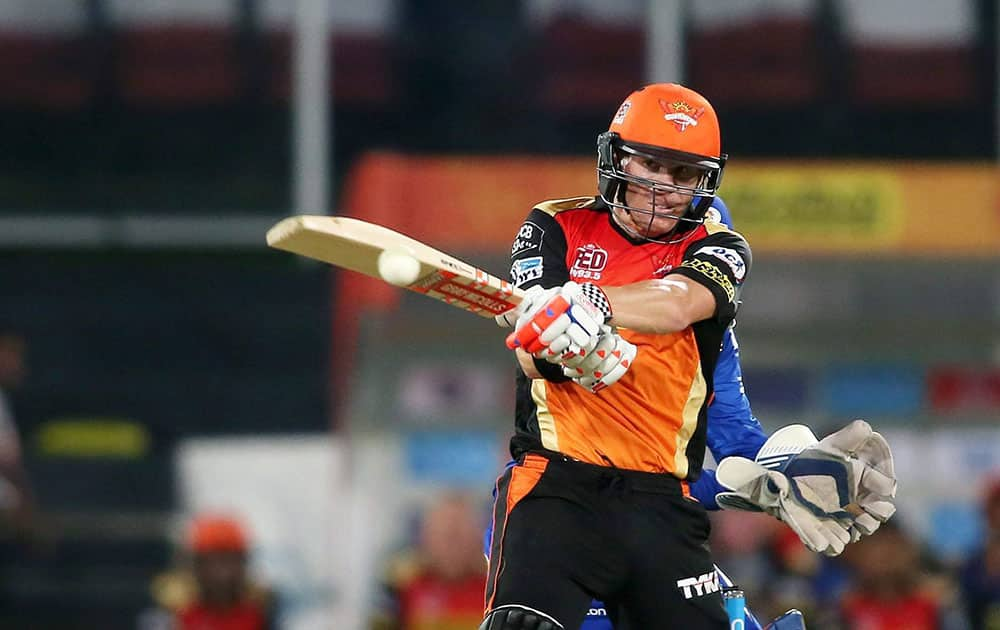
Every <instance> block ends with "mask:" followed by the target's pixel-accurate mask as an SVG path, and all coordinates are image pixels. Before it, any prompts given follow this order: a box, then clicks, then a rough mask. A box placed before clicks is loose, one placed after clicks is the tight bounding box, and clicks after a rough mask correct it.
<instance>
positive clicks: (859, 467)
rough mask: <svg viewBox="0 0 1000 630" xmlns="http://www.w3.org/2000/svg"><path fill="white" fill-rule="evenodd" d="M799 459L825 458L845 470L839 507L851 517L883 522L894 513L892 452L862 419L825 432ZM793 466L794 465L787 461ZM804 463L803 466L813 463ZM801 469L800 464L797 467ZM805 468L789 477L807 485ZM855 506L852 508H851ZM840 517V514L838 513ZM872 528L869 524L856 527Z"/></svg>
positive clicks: (894, 493)
mask: <svg viewBox="0 0 1000 630" xmlns="http://www.w3.org/2000/svg"><path fill="white" fill-rule="evenodd" d="M798 458H801V459H802V461H803V462H817V461H823V460H827V461H829V462H830V463H831V464H832V463H833V462H839V463H840V465H841V466H843V468H844V470H845V472H846V478H847V487H846V488H843V487H841V488H838V493H837V494H838V496H839V497H840V501H841V507H842V508H844V509H846V510H848V511H850V512H851V515H852V516H851V520H854V519H856V518H857V517H858V514H859V512H861V511H863V513H865V514H868V515H869V516H871V517H872V518H874V519H876V520H878V521H880V522H883V523H884V522H885V521H887V520H889V518H890V517H891V516H892V515H893V514H894V513H895V511H896V507H895V505H894V502H893V499H894V498H895V496H896V487H897V483H896V474H895V467H894V465H893V461H892V451H891V450H890V448H889V444H888V442H886V440H885V438H884V437H882V435H881V434H879V433H876V432H875V431H873V430H872V428H871V426H870V425H869V424H868V423H867V422H865V421H863V420H855V421H853V422H851V423H850V424H848V425H847V426H846V427H844V428H843V429H841V430H839V431H837V432H835V433H832V434H830V435H828V436H827V437H825V438H823V439H822V440H820V442H819V443H818V444H816V445H815V446H813V447H810V448H807V449H805V450H804V451H802V453H800V454H799V456H798ZM790 465H792V466H793V467H794V464H791V463H790ZM815 465H816V464H807V465H806V466H805V468H809V467H810V466H815ZM800 468H801V467H800ZM805 472H806V471H805V470H800V471H799V472H793V471H789V474H790V475H792V476H796V475H801V476H802V477H803V483H804V484H806V485H809V484H811V483H813V480H810V479H807V478H806V475H805V474H803V473H805ZM855 506H856V507H855ZM841 516H843V515H841ZM858 529H859V530H861V531H862V532H864V531H865V530H871V531H874V529H872V528H871V527H870V524H865V525H862V526H860V527H859V528H858Z"/></svg>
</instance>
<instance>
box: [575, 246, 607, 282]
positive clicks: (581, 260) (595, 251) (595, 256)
mask: <svg viewBox="0 0 1000 630" xmlns="http://www.w3.org/2000/svg"><path fill="white" fill-rule="evenodd" d="M607 264H608V252H607V250H605V249H601V248H600V247H598V246H597V245H594V244H593V243H591V244H588V245H583V246H581V247H577V248H576V259H575V260H574V261H573V266H572V267H570V270H569V275H570V277H572V278H573V279H574V280H600V279H601V272H602V271H604V267H605V266H607Z"/></svg>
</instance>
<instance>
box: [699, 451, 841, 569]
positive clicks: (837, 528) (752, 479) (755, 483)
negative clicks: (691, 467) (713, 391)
mask: <svg viewBox="0 0 1000 630" xmlns="http://www.w3.org/2000/svg"><path fill="white" fill-rule="evenodd" d="M715 478H716V480H717V481H718V482H719V483H721V484H722V485H723V486H725V487H727V488H730V489H731V491H730V492H720V493H719V494H717V495H715V499H716V501H717V502H718V504H719V507H722V508H724V509H740V510H744V509H748V506H749V509H753V510H754V511H763V512H767V513H768V514H770V515H771V516H773V517H775V518H777V519H778V520H780V521H783V522H784V523H785V524H786V525H788V526H789V527H791V528H792V529H793V530H794V531H795V533H796V534H798V536H799V539H801V540H802V542H803V544H805V546H806V547H808V548H809V549H810V550H812V551H816V552H819V553H822V554H825V555H828V556H836V555H838V554H839V553H840V552H842V551H843V550H844V547H845V546H847V543H849V542H851V533H850V531H849V530H848V528H847V527H846V526H844V525H842V524H841V523H840V522H839V521H838V520H837V519H835V518H832V517H829V516H827V517H824V516H821V515H818V514H816V513H814V512H813V511H812V510H811V509H810V508H809V507H807V506H806V505H804V504H803V503H801V502H800V501H799V499H798V496H799V492H796V491H794V490H793V489H792V488H793V484H795V483H796V482H795V481H793V480H791V479H789V478H788V477H787V476H785V474H784V473H781V472H778V471H776V470H769V469H767V468H765V467H763V466H761V465H760V464H758V463H757V462H754V461H751V460H749V459H747V458H745V457H727V458H725V459H723V460H722V461H721V462H719V467H718V468H717V469H716V471H715ZM813 498H814V499H816V498H817V497H813ZM838 507H839V506H838Z"/></svg>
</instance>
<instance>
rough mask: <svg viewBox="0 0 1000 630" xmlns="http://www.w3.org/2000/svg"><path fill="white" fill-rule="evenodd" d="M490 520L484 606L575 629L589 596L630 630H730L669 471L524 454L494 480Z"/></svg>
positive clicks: (703, 529) (698, 511)
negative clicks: (540, 616) (522, 611)
mask: <svg viewBox="0 0 1000 630" xmlns="http://www.w3.org/2000/svg"><path fill="white" fill-rule="evenodd" d="M493 519H494V520H493V541H492V545H491V549H490V572H489V580H488V582H487V587H486V608H487V610H492V609H493V608H497V607H500V606H505V605H520V606H527V607H529V608H532V609H535V610H538V611H541V612H543V613H545V614H546V615H548V616H550V617H552V618H553V619H555V620H556V621H558V622H559V623H560V624H562V626H563V627H564V628H566V629H567V630H577V629H578V628H579V627H580V624H581V623H582V622H583V619H584V617H585V616H586V613H587V609H588V608H589V605H590V601H591V599H594V598H596V599H600V600H602V601H603V602H605V604H606V605H607V606H608V614H609V616H610V617H611V618H612V620H613V621H615V620H621V621H623V622H624V624H625V625H627V626H628V627H629V628H632V629H634V630H660V629H668V628H684V629H700V628H719V629H720V630H721V629H725V628H728V627H729V623H728V618H727V616H726V612H725V609H724V607H723V603H722V595H721V592H720V590H719V586H718V579H717V577H716V574H715V568H714V566H713V564H712V559H711V556H710V554H709V550H708V545H707V542H708V535H709V531H710V525H709V521H708V515H707V514H706V512H705V509H704V508H703V507H702V506H701V504H699V503H698V502H697V501H695V500H694V499H691V498H690V497H688V496H687V492H686V484H684V483H683V482H681V481H679V480H678V479H676V478H675V477H673V476H672V475H666V474H654V473H645V472H639V471H631V470H620V469H616V468H608V467H605V466H595V465H592V464H585V463H583V462H577V461H573V460H569V459H567V458H564V457H561V456H559V455H558V454H553V453H528V454H526V455H522V456H521V458H520V459H519V461H518V462H517V464H515V465H514V466H512V467H510V468H509V469H507V471H506V472H505V473H504V474H503V475H502V476H501V477H500V478H499V479H498V480H497V493H496V504H495V506H494V513H493ZM616 627H617V626H616Z"/></svg>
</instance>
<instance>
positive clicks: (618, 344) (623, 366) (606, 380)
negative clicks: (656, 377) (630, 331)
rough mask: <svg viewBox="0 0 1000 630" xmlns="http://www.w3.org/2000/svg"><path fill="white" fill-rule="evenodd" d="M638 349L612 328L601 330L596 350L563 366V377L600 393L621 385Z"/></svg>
mask: <svg viewBox="0 0 1000 630" xmlns="http://www.w3.org/2000/svg"><path fill="white" fill-rule="evenodd" d="M637 352H638V349H637V348H636V347H635V345H633V344H632V343H629V342H628V341H627V340H625V339H623V338H622V337H621V335H619V334H618V333H617V332H615V331H614V330H612V329H611V328H610V327H608V326H602V327H601V338H600V340H599V341H598V343H597V345H596V347H595V348H594V349H593V350H592V351H591V352H590V353H589V354H588V355H587V356H585V357H583V358H582V360H580V361H575V360H574V361H573V362H566V363H564V364H563V374H565V375H566V376H568V377H570V378H571V379H573V380H574V381H575V382H576V383H577V384H578V385H580V386H581V387H583V388H585V389H588V390H590V391H591V392H593V393H597V392H599V391H601V390H602V389H604V388H606V387H609V386H611V385H613V384H615V383H617V382H618V380H619V379H621V377H622V376H624V375H625V373H626V372H628V369H629V368H630V367H631V366H632V362H633V361H634V360H635V356H636V353H637Z"/></svg>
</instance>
